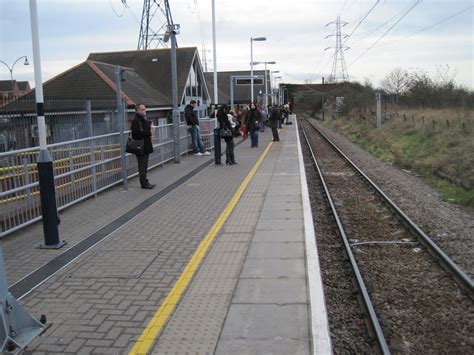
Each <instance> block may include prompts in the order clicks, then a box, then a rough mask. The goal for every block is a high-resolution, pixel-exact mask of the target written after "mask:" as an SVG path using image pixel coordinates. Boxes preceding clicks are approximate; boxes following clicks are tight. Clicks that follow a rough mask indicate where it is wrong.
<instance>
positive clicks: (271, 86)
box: [270, 70, 280, 105]
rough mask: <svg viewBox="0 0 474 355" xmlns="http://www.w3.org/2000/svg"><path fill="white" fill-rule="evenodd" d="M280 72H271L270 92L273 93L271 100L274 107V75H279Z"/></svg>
mask: <svg viewBox="0 0 474 355" xmlns="http://www.w3.org/2000/svg"><path fill="white" fill-rule="evenodd" d="M279 72H280V71H279V70H271V71H270V92H271V95H270V96H271V98H272V105H273V104H274V103H275V95H274V92H273V89H274V87H275V85H274V84H273V83H274V81H273V74H277V73H279Z"/></svg>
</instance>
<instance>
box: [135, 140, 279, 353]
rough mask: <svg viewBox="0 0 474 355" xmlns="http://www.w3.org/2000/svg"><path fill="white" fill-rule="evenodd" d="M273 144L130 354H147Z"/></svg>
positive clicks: (200, 245) (200, 246)
mask: <svg viewBox="0 0 474 355" xmlns="http://www.w3.org/2000/svg"><path fill="white" fill-rule="evenodd" d="M271 146H272V142H270V144H269V145H268V147H267V148H266V149H265V151H264V152H263V154H262V155H261V156H260V158H259V159H258V160H257V162H256V163H255V165H254V167H253V168H252V170H251V171H250V172H249V174H248V175H247V177H246V178H245V179H244V181H243V182H242V184H241V185H240V186H239V188H238V190H237V192H236V193H235V194H234V196H233V197H232V200H231V201H230V202H229V204H228V205H227V207H226V208H225V209H224V211H223V212H222V214H221V215H220V216H219V218H218V219H217V221H216V223H214V225H213V226H212V228H211V230H210V231H209V233H208V234H207V235H206V236H205V237H204V239H203V240H202V241H201V243H200V244H199V247H198V248H197V249H196V251H195V252H194V255H193V256H192V257H191V260H189V262H188V264H187V265H186V267H185V268H184V270H183V272H182V273H181V275H180V277H179V279H178V281H176V283H175V285H174V286H173V288H172V289H171V291H170V293H169V294H168V296H167V297H166V299H165V300H164V301H163V303H162V304H161V306H160V308H158V310H157V311H156V313H155V315H154V316H153V318H152V319H151V320H150V322H149V323H148V325H147V326H146V328H145V330H144V331H143V333H142V334H141V335H140V338H139V339H138V340H137V342H136V343H135V345H134V346H133V348H132V350H131V351H130V354H146V353H147V352H148V350H149V349H150V347H151V346H152V345H153V342H154V341H155V339H156V337H157V336H158V334H159V333H160V331H161V328H162V327H163V325H164V324H165V323H166V321H167V320H168V317H169V316H170V314H171V313H172V312H173V310H174V309H175V307H176V306H177V305H178V303H179V301H180V299H181V296H182V295H183V293H184V291H185V290H186V287H187V286H188V284H189V283H190V282H191V279H192V278H193V275H194V273H195V272H196V271H197V269H198V267H199V264H200V263H201V261H202V259H203V258H204V256H205V255H206V252H207V250H208V249H209V247H210V245H211V244H212V241H213V240H214V238H215V237H216V235H217V233H218V232H219V230H220V229H221V228H222V226H223V225H224V223H225V222H226V221H227V219H228V218H229V216H230V214H231V213H232V211H233V209H234V208H235V206H236V205H237V203H238V202H239V200H240V198H241V196H242V194H243V193H244V191H245V189H246V188H247V185H248V184H249V183H250V180H251V179H252V177H253V176H254V175H255V172H256V171H257V169H258V168H259V166H260V164H261V163H262V161H263V159H264V158H265V156H266V155H267V153H268V151H269V150H270V148H271Z"/></svg>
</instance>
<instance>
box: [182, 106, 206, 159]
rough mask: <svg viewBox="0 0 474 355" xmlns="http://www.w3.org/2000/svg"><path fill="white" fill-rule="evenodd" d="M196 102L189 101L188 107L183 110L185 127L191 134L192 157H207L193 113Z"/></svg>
mask: <svg viewBox="0 0 474 355" xmlns="http://www.w3.org/2000/svg"><path fill="white" fill-rule="evenodd" d="M196 105H197V102H196V100H191V101H190V102H189V104H188V105H186V107H185V108H184V118H186V125H187V126H188V132H189V134H191V143H192V145H193V154H194V155H209V154H211V153H209V152H208V151H206V147H204V144H203V143H202V140H201V132H200V131H199V119H198V117H197V115H196V112H194V109H195V108H196Z"/></svg>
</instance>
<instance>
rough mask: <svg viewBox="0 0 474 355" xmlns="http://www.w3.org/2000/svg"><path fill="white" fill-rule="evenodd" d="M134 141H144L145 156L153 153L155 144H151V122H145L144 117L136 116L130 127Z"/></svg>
mask: <svg viewBox="0 0 474 355" xmlns="http://www.w3.org/2000/svg"><path fill="white" fill-rule="evenodd" d="M130 130H131V131H132V138H133V139H143V150H144V152H145V154H150V153H153V144H152V143H151V122H149V121H148V120H145V119H144V118H143V117H142V116H140V115H138V114H135V117H134V118H133V120H132V124H131V127H130Z"/></svg>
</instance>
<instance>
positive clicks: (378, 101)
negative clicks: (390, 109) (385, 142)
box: [375, 91, 382, 129]
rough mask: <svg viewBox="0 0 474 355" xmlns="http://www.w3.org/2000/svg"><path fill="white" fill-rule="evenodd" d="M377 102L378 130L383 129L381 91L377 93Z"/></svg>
mask: <svg viewBox="0 0 474 355" xmlns="http://www.w3.org/2000/svg"><path fill="white" fill-rule="evenodd" d="M375 100H376V103H377V129H380V128H381V127H382V95H381V93H380V91H377V92H376V93H375Z"/></svg>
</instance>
